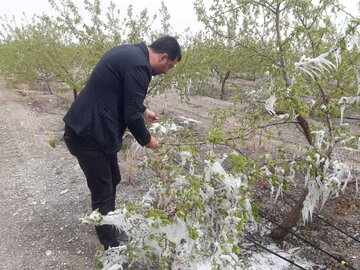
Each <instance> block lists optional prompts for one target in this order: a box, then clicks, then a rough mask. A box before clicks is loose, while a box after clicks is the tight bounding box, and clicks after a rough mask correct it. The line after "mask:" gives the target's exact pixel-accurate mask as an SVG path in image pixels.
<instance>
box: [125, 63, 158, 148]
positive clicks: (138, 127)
mask: <svg viewBox="0 0 360 270" xmlns="http://www.w3.org/2000/svg"><path fill="white" fill-rule="evenodd" d="M150 79H151V77H150V75H149V71H148V70H147V68H146V67H141V66H140V67H135V68H132V69H130V70H128V71H127V72H126V73H125V75H124V100H123V102H124V103H123V105H124V121H125V123H126V125H127V127H128V128H129V130H130V132H131V134H132V135H133V136H134V137H135V139H136V140H137V142H138V143H139V144H140V145H142V146H144V145H146V144H148V143H149V142H150V139H151V135H150V133H149V131H148V129H147V128H146V126H145V122H144V118H143V116H142V114H143V112H144V111H145V109H146V107H145V106H144V104H143V103H144V99H145V96H146V92H147V89H148V86H149V82H150Z"/></svg>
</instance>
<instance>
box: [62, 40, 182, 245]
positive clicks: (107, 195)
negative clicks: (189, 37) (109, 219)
mask: <svg viewBox="0 0 360 270" xmlns="http://www.w3.org/2000/svg"><path fill="white" fill-rule="evenodd" d="M180 60H181V49H180V46H179V44H178V42H177V41H176V39H175V38H173V37H170V36H163V37H161V38H159V39H157V40H156V41H155V42H154V43H152V44H151V45H150V46H149V47H147V46H146V45H145V44H144V43H140V44H127V45H121V46H118V47H115V48H113V49H111V50H109V51H108V52H107V53H106V54H105V55H104V56H103V57H102V59H101V60H100V61H99V63H98V64H97V65H96V67H95V68H94V70H93V71H92V73H91V76H90V78H89V80H88V82H87V84H86V86H85V88H84V89H83V91H81V93H80V95H79V96H78V97H77V98H76V100H75V101H74V103H73V104H72V106H71V108H70V109H69V111H68V112H67V114H66V115H65V117H64V122H65V133H64V140H65V143H66V145H67V147H68V148H69V151H70V153H71V154H73V155H74V156H75V157H76V158H77V159H78V161H79V164H80V167H81V169H82V170H83V172H84V174H85V176H86V180H87V185H88V187H89V189H90V192H91V202H92V209H93V210H95V209H99V212H100V213H101V214H103V215H106V214H107V213H108V212H110V211H113V210H115V195H116V185H117V184H118V183H119V182H120V180H121V176H120V170H119V165H118V160H117V152H118V151H119V150H120V148H121V144H122V137H123V134H124V131H125V129H126V128H128V129H129V130H130V132H131V133H132V134H133V136H134V137H135V139H136V140H137V141H138V143H139V144H140V145H142V146H146V147H147V148H150V149H154V148H156V147H157V145H158V143H157V140H156V138H154V137H153V136H151V135H150V133H149V131H148V129H147V128H146V126H145V121H146V123H154V122H156V121H157V119H158V118H157V116H156V114H155V113H154V112H153V111H151V110H149V109H146V107H145V106H144V105H143V102H144V99H145V96H146V93H147V89H148V86H149V83H150V80H151V77H152V75H158V74H166V73H167V72H168V71H169V70H170V69H171V68H172V67H174V66H175V64H176V63H177V62H178V61H180ZM144 120H145V121H144ZM96 232H97V235H98V237H99V240H100V242H101V243H102V244H103V245H104V248H105V249H108V248H109V247H115V246H118V245H119V242H118V239H117V235H118V233H117V231H116V228H115V227H113V226H110V225H103V226H97V227H96Z"/></svg>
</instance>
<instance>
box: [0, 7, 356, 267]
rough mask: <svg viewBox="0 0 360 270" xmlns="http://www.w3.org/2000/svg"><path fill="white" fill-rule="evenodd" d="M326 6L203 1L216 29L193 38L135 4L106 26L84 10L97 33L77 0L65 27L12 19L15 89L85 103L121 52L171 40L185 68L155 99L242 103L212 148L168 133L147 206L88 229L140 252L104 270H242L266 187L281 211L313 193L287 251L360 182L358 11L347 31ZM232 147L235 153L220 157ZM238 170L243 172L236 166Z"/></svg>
mask: <svg viewBox="0 0 360 270" xmlns="http://www.w3.org/2000/svg"><path fill="white" fill-rule="evenodd" d="M313 2H314V1H309V0H262V1H257V0H214V1H213V2H212V4H211V5H205V4H204V3H203V1H202V0H195V1H194V8H195V10H196V13H197V17H198V20H199V21H200V22H202V23H203V24H204V26H205V27H204V30H203V31H200V32H198V33H191V32H190V31H185V32H184V33H182V34H181V35H180V34H178V33H175V32H174V31H173V30H172V28H171V25H170V23H169V18H170V14H169V12H168V10H167V8H166V6H165V5H164V4H162V6H161V9H160V10H159V17H160V18H157V17H151V15H150V14H149V13H148V11H147V10H146V9H145V10H143V11H142V12H140V13H139V14H134V12H133V9H132V7H131V6H129V8H128V9H127V13H126V16H125V17H122V16H120V15H121V13H120V11H119V10H118V9H117V7H116V6H115V5H114V4H111V5H110V6H109V7H108V9H107V10H106V12H105V14H104V13H103V12H102V10H101V9H100V1H99V0H94V1H88V0H84V4H85V7H86V10H87V11H88V12H89V14H90V18H91V20H90V21H89V20H85V18H84V17H83V16H82V15H81V14H80V13H79V10H78V8H77V7H76V6H75V5H74V4H73V3H72V2H71V1H70V0H59V1H55V0H50V3H51V4H52V7H53V8H54V9H55V10H57V11H58V16H56V17H49V16H45V15H42V16H35V17H34V18H32V19H31V21H30V22H29V21H26V20H23V21H21V23H18V22H16V21H15V20H13V19H11V20H9V19H8V18H3V25H2V28H1V30H0V34H1V41H0V73H1V75H2V76H4V77H5V78H8V80H9V81H10V82H12V83H18V82H32V83H36V82H41V83H42V84H45V85H47V88H48V89H50V90H51V89H52V91H58V90H59V89H58V88H56V89H55V88H54V86H55V85H57V86H59V85H61V86H62V87H64V88H66V89H72V90H74V92H75V93H77V92H79V91H81V89H82V87H83V85H84V83H85V82H86V80H87V78H88V76H89V73H90V72H91V70H92V68H93V67H94V65H95V64H96V63H97V61H98V60H99V58H100V57H101V56H102V55H103V53H104V52H105V51H107V50H108V49H110V48H111V47H113V46H116V45H118V44H123V43H134V42H139V41H145V42H146V43H149V42H151V40H153V39H155V38H156V37H158V36H160V35H162V34H171V35H176V36H177V37H178V38H179V40H180V42H181V44H182V47H183V51H184V56H183V60H182V61H181V63H179V64H178V65H177V67H176V68H175V69H174V70H173V72H172V73H171V74H170V76H167V77H166V78H165V77H160V78H156V79H155V80H153V82H152V85H151V86H150V93H155V92H158V91H160V92H161V91H164V90H165V89H168V90H170V89H171V90H172V91H177V92H178V93H179V94H181V95H183V96H186V97H187V98H190V99H191V96H192V95H194V94H203V95H211V96H213V97H216V98H220V99H231V101H232V105H231V106H229V107H228V108H226V109H218V110H216V111H213V112H211V116H212V119H213V125H212V126H211V127H210V128H209V130H208V132H205V133H206V134H208V136H207V137H204V138H197V137H193V136H191V134H188V133H187V131H184V130H183V131H182V133H185V134H176V135H173V134H170V135H171V136H175V138H176V139H177V142H176V143H173V141H172V143H168V135H169V134H167V135H164V137H163V138H162V141H161V142H162V147H161V148H160V150H159V151H158V154H157V158H154V157H153V158H152V159H148V160H146V162H145V163H144V166H146V167H147V168H151V169H153V170H154V172H156V173H157V174H158V175H157V177H156V180H154V186H153V187H152V188H151V189H150V191H149V192H148V194H147V195H146V196H145V197H144V199H143V201H142V202H139V203H136V204H134V205H124V206H122V207H121V208H120V209H118V210H117V212H116V213H115V214H113V215H111V216H106V217H102V216H101V215H99V214H98V213H96V212H94V213H92V214H90V215H89V216H86V217H85V218H84V222H92V223H96V224H98V223H110V224H115V225H116V226H118V227H119V228H121V229H122V230H125V231H126V232H127V233H128V234H129V235H130V236H131V239H132V240H131V241H130V243H129V244H128V245H127V246H125V247H120V248H119V249H116V250H113V251H112V252H111V253H107V254H105V256H102V257H101V259H100V262H101V267H103V268H104V269H107V268H110V267H112V266H114V265H116V264H118V265H121V264H122V263H125V262H130V264H131V265H130V266H132V267H135V268H136V267H139V266H138V265H149V264H151V263H152V262H156V263H157V264H158V265H159V266H160V267H161V268H163V269H168V268H169V267H172V268H173V269H177V268H179V267H180V268H181V269H200V268H201V267H203V268H201V269H218V268H219V269H238V267H243V266H244V265H246V262H244V260H243V257H241V256H239V254H240V253H241V250H240V249H239V243H240V242H241V239H242V236H243V235H244V233H246V231H247V230H253V229H254V227H255V224H256V221H257V220H258V219H257V214H256V208H257V207H256V206H255V204H253V200H252V197H253V195H254V189H253V184H254V183H255V182H256V181H260V180H261V181H263V180H265V181H267V182H268V183H269V184H270V186H271V188H272V191H273V197H274V199H276V198H278V197H279V196H281V194H282V192H283V190H285V189H287V188H291V187H292V186H294V185H295V184H296V185H297V188H298V189H300V190H301V192H302V195H301V196H300V198H298V202H297V203H296V204H295V206H294V207H293V209H292V210H291V212H290V213H289V214H288V216H287V218H285V220H284V221H283V223H282V224H281V226H282V228H277V229H275V230H273V231H272V233H271V236H272V237H273V238H277V239H282V238H283V237H284V236H285V235H286V234H287V233H288V231H289V230H291V228H292V227H294V226H295V225H296V224H297V222H298V221H299V219H300V217H302V219H303V222H310V220H311V217H312V214H313V212H314V210H315V209H316V208H321V207H322V206H323V205H324V204H325V202H326V201H327V200H328V199H329V198H332V197H336V196H339V195H340V194H341V193H344V192H346V187H347V185H348V184H349V183H350V182H353V181H354V182H357V180H358V179H359V171H358V169H357V168H356V167H354V166H353V164H350V163H349V162H348V160H347V158H346V157H348V156H350V155H358V154H359V152H360V134H359V132H358V130H359V118H360V113H359V112H360V110H359V104H360V56H359V49H360V48H359V44H360V38H359V29H358V25H359V24H360V19H359V18H355V17H352V16H351V14H347V13H346V15H347V18H348V21H347V23H346V25H342V26H341V25H336V24H335V21H336V20H335V18H337V17H338V16H339V15H341V14H344V9H343V7H342V6H341V4H340V3H339V2H338V1H336V0H323V1H319V3H316V4H315V3H313ZM156 20H159V21H160V25H161V26H160V27H159V29H155V28H154V27H153V25H154V22H155V21H156ZM244 81H245V82H247V83H249V82H250V81H251V87H244V86H243V82H244ZM190 117H191V116H190ZM228 121H232V124H231V125H230V124H229V122H228ZM234 123H236V125H234ZM291 126H296V127H298V134H296V136H297V138H298V140H297V141H296V142H294V145H293V147H292V148H291V149H285V148H284V147H283V146H278V147H276V148H274V149H272V151H267V152H266V151H265V152H264V153H263V154H260V155H259V154H258V153H257V154H255V153H254V154H251V153H250V154H248V153H249V151H246V149H248V147H249V141H251V138H254V137H256V136H257V135H258V134H259V133H262V134H266V137H268V138H271V137H276V136H281V134H279V133H277V132H279V130H280V133H281V131H285V130H287V129H288V128H289V127H291ZM233 127H236V128H233ZM274 127H276V129H275V128H274ZM275 130H276V133H275ZM204 136H205V135H204ZM219 145H221V146H224V145H227V146H228V147H229V148H231V149H233V152H232V154H230V155H228V156H226V155H223V154H222V153H220V154H219V151H216V149H217V147H218V146H219ZM204 149H206V150H205V151H206V153H205V154H204ZM344 157H345V158H344ZM224 160H226V161H227V162H228V163H230V166H228V167H229V168H231V170H225V169H224V168H223V167H222V163H221V162H222V161H224ZM134 228H135V229H134ZM284 228H285V229H284ZM101 267H100V268H101ZM176 267H177V268H176ZM191 267H193V268H191ZM119 269H120V268H119Z"/></svg>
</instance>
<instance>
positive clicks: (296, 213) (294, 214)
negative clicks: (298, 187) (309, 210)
mask: <svg viewBox="0 0 360 270" xmlns="http://www.w3.org/2000/svg"><path fill="white" fill-rule="evenodd" d="M307 194H308V190H306V191H305V192H304V193H303V194H302V196H301V198H300V199H299V200H298V201H297V202H296V204H295V205H294V206H293V208H292V209H291V211H290V213H289V214H288V215H287V217H286V218H285V220H284V221H283V222H282V223H281V224H280V226H279V227H277V228H275V229H273V230H272V231H271V233H270V237H271V238H272V239H278V240H282V239H284V237H285V236H286V235H287V234H288V233H289V232H290V231H291V229H292V228H293V227H295V226H296V224H297V222H298V220H299V219H300V216H301V210H302V208H303V203H304V201H305V198H306V195H307Z"/></svg>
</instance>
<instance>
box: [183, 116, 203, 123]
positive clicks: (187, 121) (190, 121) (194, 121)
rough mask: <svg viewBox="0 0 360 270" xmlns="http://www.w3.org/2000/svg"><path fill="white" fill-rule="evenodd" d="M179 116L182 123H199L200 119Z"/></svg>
mask: <svg viewBox="0 0 360 270" xmlns="http://www.w3.org/2000/svg"><path fill="white" fill-rule="evenodd" d="M179 118H180V119H182V120H183V123H184V124H189V123H201V122H200V121H197V120H195V119H191V118H188V117H184V116H180V117H179Z"/></svg>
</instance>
